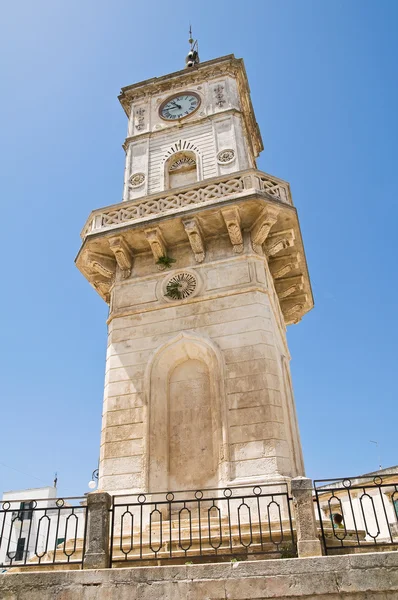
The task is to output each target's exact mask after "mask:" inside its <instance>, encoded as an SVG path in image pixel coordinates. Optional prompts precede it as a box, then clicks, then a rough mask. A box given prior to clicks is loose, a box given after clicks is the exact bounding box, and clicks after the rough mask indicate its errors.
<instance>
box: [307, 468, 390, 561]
mask: <svg viewBox="0 0 398 600" xmlns="http://www.w3.org/2000/svg"><path fill="white" fill-rule="evenodd" d="M314 488H315V500H316V505H317V509H318V517H319V521H320V527H321V533H322V539H323V544H324V548H325V552H326V554H331V553H332V554H333V552H334V553H336V552H338V551H341V548H347V549H348V548H358V547H361V548H363V549H366V548H367V547H368V548H369V549H373V548H374V547H375V546H377V547H380V548H382V547H384V546H390V545H394V544H396V545H397V546H398V474H395V473H393V474H386V475H383V476H382V477H381V476H379V475H375V476H373V475H368V476H362V477H353V478H349V477H347V478H344V479H319V480H316V481H314Z"/></svg>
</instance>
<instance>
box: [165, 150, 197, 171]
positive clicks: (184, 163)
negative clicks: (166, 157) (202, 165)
mask: <svg viewBox="0 0 398 600" xmlns="http://www.w3.org/2000/svg"><path fill="white" fill-rule="evenodd" d="M186 167H196V161H195V159H194V158H193V157H192V156H189V155H187V154H180V155H179V157H178V158H177V159H176V160H175V161H174V162H172V163H171V164H170V166H169V171H176V170H178V169H183V168H186Z"/></svg>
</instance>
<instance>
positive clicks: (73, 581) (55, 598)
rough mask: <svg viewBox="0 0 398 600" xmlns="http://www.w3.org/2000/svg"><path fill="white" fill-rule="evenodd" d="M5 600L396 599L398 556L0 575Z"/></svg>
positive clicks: (0, 594)
mask: <svg viewBox="0 0 398 600" xmlns="http://www.w3.org/2000/svg"><path fill="white" fill-rule="evenodd" d="M0 598H1V600H251V599H253V600H268V599H271V598H277V599H278V600H299V599H303V600H304V599H306V600H315V599H316V600H396V599H397V598H398V552H385V553H374V554H373V553H372V554H360V555H351V556H348V555H346V556H330V557H319V558H297V559H294V558H293V559H279V560H265V561H254V562H251V561H245V562H236V563H223V564H207V565H183V566H171V567H135V568H128V569H102V570H84V571H57V572H43V573H39V572H25V573H10V574H4V575H0Z"/></svg>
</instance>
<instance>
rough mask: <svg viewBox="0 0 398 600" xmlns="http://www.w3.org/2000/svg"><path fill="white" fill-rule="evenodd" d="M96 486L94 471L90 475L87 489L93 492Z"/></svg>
mask: <svg viewBox="0 0 398 600" xmlns="http://www.w3.org/2000/svg"><path fill="white" fill-rule="evenodd" d="M97 485H98V469H94V471H93V473H92V475H91V481H89V482H88V487H89V488H90V490H95V488H96V487H97Z"/></svg>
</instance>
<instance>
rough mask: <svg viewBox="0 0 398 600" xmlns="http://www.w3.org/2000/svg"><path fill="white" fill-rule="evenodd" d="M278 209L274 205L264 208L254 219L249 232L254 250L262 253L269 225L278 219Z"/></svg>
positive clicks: (271, 225)
mask: <svg viewBox="0 0 398 600" xmlns="http://www.w3.org/2000/svg"><path fill="white" fill-rule="evenodd" d="M278 212H279V209H278V208H275V207H268V208H264V210H263V211H262V212H261V214H260V216H259V217H258V218H257V219H256V221H255V223H254V225H253V227H252V229H251V232H250V237H251V242H252V248H253V250H254V252H256V253H257V254H263V248H262V247H263V244H264V242H265V240H266V239H267V237H268V234H269V232H270V229H271V227H273V225H275V223H276V221H277V219H278Z"/></svg>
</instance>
